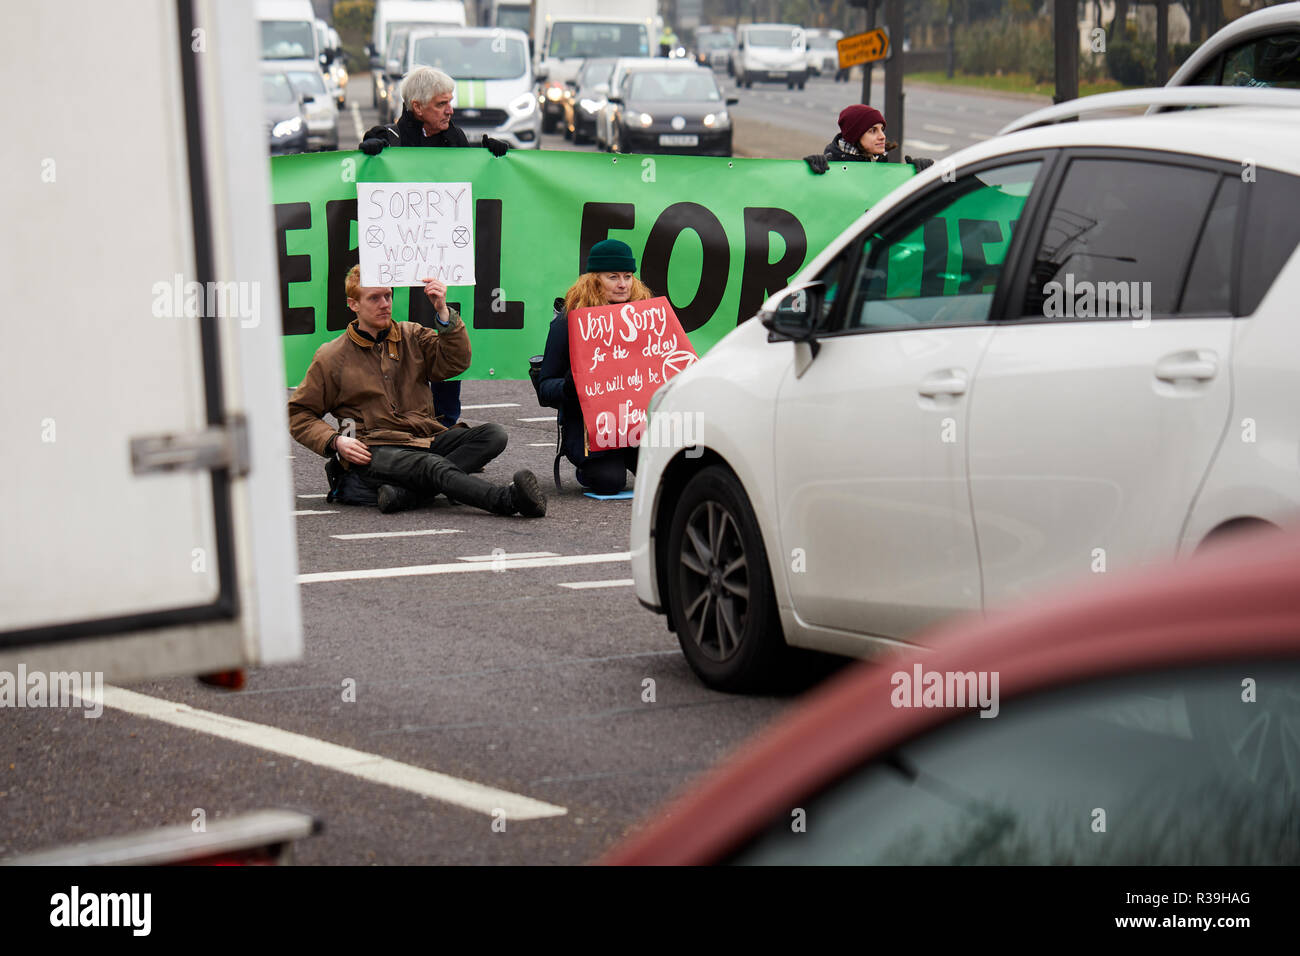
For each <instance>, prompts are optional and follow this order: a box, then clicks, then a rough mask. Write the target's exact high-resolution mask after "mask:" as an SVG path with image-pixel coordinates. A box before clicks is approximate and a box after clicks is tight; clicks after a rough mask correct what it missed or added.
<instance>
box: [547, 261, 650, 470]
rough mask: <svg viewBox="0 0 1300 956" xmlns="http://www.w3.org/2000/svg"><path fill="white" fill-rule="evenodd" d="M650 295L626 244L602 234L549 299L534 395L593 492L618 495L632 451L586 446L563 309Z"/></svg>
mask: <svg viewBox="0 0 1300 956" xmlns="http://www.w3.org/2000/svg"><path fill="white" fill-rule="evenodd" d="M652 298H654V293H653V292H651V291H650V290H649V289H647V288H646V287H645V285H644V284H643V283H642V282H641V280H640V279H638V278H637V277H636V259H635V258H633V256H632V249H631V247H630V246H628V244H627V243H625V242H619V241H618V240H617V239H606V240H604V241H603V242H598V243H596V244H595V245H594V246H592V247H591V252H590V253H589V254H588V256H587V271H586V272H585V273H584V274H583V275H581V276H579V277H578V281H577V282H575V283H574V284H573V285H572V287H570V289H569V291H568V292H566V293H565V295H564V298H563V299H556V300H555V319H554V320H553V321H552V322H551V330H550V334H548V335H547V337H546V353H545V355H543V357H542V367H541V371H540V375H539V378H540V382H539V384H538V386H537V394H538V397H539V398H540V400H541V403H542V404H543V405H546V406H548V407H549V408H554V409H557V410H558V411H559V422H560V448H561V450H562V451H563V452H564V457H566V458H568V459H569V461H571V462H572V463H573V464H574V465H575V466H576V468H577V478H578V484H580V485H582V486H583V487H584V488H586V489H588V490H589V491H592V492H594V493H596V494H598V495H613V494H618V493H619V492H620V491H622V490H624V488H626V487H627V473H628V472H629V471H630V472H632V473H633V474H635V473H636V454H637V450H636V449H635V448H618V449H613V450H610V451H595V452H593V451H590V450H589V449H588V447H587V426H586V423H585V422H584V421H583V420H582V406H581V405H580V404H579V402H578V390H577V388H576V387H575V386H574V384H573V370H572V367H571V365H570V363H569V313H570V312H572V311H573V310H574V309H587V308H593V307H595V306H601V305H617V304H619V303H622V302H640V301H641V300H642V299H652Z"/></svg>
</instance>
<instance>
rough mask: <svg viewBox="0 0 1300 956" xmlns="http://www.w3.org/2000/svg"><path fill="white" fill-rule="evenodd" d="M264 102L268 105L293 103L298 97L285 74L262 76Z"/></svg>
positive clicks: (265, 74)
mask: <svg viewBox="0 0 1300 956" xmlns="http://www.w3.org/2000/svg"><path fill="white" fill-rule="evenodd" d="M262 100H263V101H264V102H266V103H293V102H295V101H296V97H295V96H294V93H293V87H291V86H290V85H289V78H288V77H287V76H285V75H284V74H283V73H264V74H262Z"/></svg>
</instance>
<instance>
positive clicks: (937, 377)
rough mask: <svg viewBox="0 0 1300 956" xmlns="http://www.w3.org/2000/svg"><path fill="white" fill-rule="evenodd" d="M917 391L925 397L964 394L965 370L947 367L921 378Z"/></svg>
mask: <svg viewBox="0 0 1300 956" xmlns="http://www.w3.org/2000/svg"><path fill="white" fill-rule="evenodd" d="M917 391H919V392H920V393H921V394H922V395H924V396H925V397H926V398H935V397H936V396H938V395H965V394H966V370H965V369H960V368H948V369H944V370H943V371H942V372H935V373H934V374H933V375H928V376H926V377H925V378H923V379H922V380H921V387H920V388H919V389H917Z"/></svg>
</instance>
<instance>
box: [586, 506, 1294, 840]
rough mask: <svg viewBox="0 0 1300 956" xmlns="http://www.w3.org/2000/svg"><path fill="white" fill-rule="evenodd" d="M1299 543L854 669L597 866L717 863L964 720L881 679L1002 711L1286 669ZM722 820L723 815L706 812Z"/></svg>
mask: <svg viewBox="0 0 1300 956" xmlns="http://www.w3.org/2000/svg"><path fill="white" fill-rule="evenodd" d="M1297 581H1300V532H1297V531H1296V530H1294V529H1293V530H1291V531H1288V532H1285V533H1278V532H1276V531H1275V530H1273V531H1265V532H1257V533H1254V534H1249V535H1243V536H1242V538H1241V539H1240V540H1237V541H1225V542H1224V543H1222V544H1220V545H1219V546H1217V547H1215V548H1213V549H1210V550H1207V551H1206V552H1205V553H1202V554H1199V555H1197V556H1195V557H1194V558H1193V559H1191V560H1185V561H1182V562H1179V563H1177V564H1174V565H1168V566H1164V567H1161V568H1159V569H1155V570H1147V571H1144V572H1134V573H1129V574H1124V575H1119V574H1112V575H1105V576H1102V577H1101V578H1099V579H1096V580H1092V581H1089V582H1088V585H1087V586H1084V587H1076V588H1074V589H1073V590H1071V591H1069V592H1066V593H1065V594H1064V595H1062V596H1059V597H1055V598H1048V599H1045V600H1044V599H1041V598H1038V599H1035V600H1032V601H1029V602H1027V603H1021V604H1019V605H1017V606H1013V607H1010V608H1007V609H1004V610H1001V611H998V612H994V613H991V614H990V615H989V616H988V617H986V618H979V617H972V616H967V617H965V618H963V619H958V620H956V621H953V622H951V623H948V624H946V625H943V626H941V627H940V628H938V629H936V630H935V631H933V632H932V634H931V635H930V636H929V637H927V638H926V639H924V641H923V643H924V644H926V645H928V646H930V647H931V648H933V650H932V652H925V651H919V650H912V651H908V652H904V653H903V654H901V655H898V656H894V657H891V658H889V659H888V660H886V661H882V662H878V663H874V664H873V663H863V664H858V665H856V666H854V667H852V668H850V669H848V670H847V671H845V672H844V673H842V674H840V675H839V676H837V677H836V678H833V679H832V680H830V681H828V682H827V684H826V685H824V686H823V687H821V688H818V689H817V690H816V691H814V692H813V693H812V694H811V695H810V696H809V697H808V698H807V699H806V700H805V701H804V702H803V703H801V704H800V705H799V706H797V707H796V708H794V709H793V711H792V712H790V713H788V714H787V715H784V716H782V717H781V718H779V719H778V720H777V721H776V723H774V724H773V725H772V726H771V727H769V728H768V729H767V730H765V731H763V732H762V733H761V734H759V735H758V736H757V737H756V738H754V739H753V740H751V741H750V742H748V743H746V744H745V745H743V746H742V748H741V750H740V752H739V753H737V754H736V755H735V756H734V757H733V758H732V759H730V760H728V761H727V762H726V763H725V764H724V765H723V766H722V767H721V768H720V769H717V770H715V771H714V772H712V773H710V774H709V775H708V776H707V777H706V778H705V779H704V780H703V781H702V782H700V783H698V784H697V785H695V786H693V787H692V788H691V789H690V791H689V792H688V793H687V794H686V795H685V796H683V797H681V798H679V799H678V800H676V801H674V802H673V803H671V804H670V805H669V807H668V808H667V809H666V810H665V811H664V812H662V813H660V814H657V815H656V818H655V819H654V820H653V822H651V823H649V824H648V825H646V826H645V827H644V828H642V829H641V830H639V831H638V832H637V833H636V835H635V836H633V837H632V838H630V839H629V840H627V841H625V842H624V843H623V844H621V845H619V846H618V847H615V848H614V850H613V851H611V852H610V853H609V854H608V855H607V856H606V857H605V858H603V859H602V860H601V862H603V863H612V864H698V863H709V862H714V861H716V860H718V859H719V858H720V857H722V856H723V855H725V854H727V853H729V852H731V851H732V850H734V849H736V848H737V847H738V845H739V844H740V843H741V842H743V841H744V840H745V839H746V838H748V837H750V836H751V835H752V834H754V833H755V832H756V830H757V829H758V828H760V827H762V826H764V825H765V824H766V823H768V822H770V821H771V820H772V819H774V818H775V817H776V816H778V815H779V814H781V813H782V812H784V811H786V810H788V808H789V807H790V806H794V805H796V803H794V802H792V801H797V800H800V799H804V798H806V797H807V796H808V795H809V794H810V793H812V792H816V791H817V790H819V789H820V788H821V787H824V786H826V785H828V784H829V783H831V782H833V781H834V780H835V779H837V778H838V777H840V776H841V775H842V774H843V773H845V772H847V771H848V770H850V769H853V768H855V767H857V766H860V765H861V764H862V763H863V762H864V761H866V760H869V759H871V758H873V757H876V756H879V755H880V754H882V753H886V752H888V751H889V750H891V749H893V748H895V747H897V746H898V745H899V744H901V743H902V742H904V741H906V740H909V739H912V738H914V737H916V736H917V735H919V734H922V733H924V732H926V731H929V730H932V729H934V728H935V727H937V726H938V725H940V724H942V723H945V722H947V721H949V720H954V719H959V718H960V717H961V716H962V715H963V714H964V713H965V712H964V711H960V710H957V709H955V708H947V709H945V708H895V707H893V706H891V705H890V703H889V701H890V694H891V691H892V689H893V686H894V685H893V682H892V680H891V675H892V674H893V673H895V672H897V671H899V670H903V671H905V672H906V671H907V670H909V669H910V668H911V667H912V666H913V664H917V663H920V664H922V665H923V666H924V667H925V668H926V669H927V670H932V671H938V672H941V673H942V672H967V671H972V670H976V671H979V670H982V671H990V672H996V673H998V675H999V697H1000V700H1001V704H1002V707H1003V708H1005V707H1006V704H1007V701H1009V700H1012V699H1013V698H1018V697H1024V696H1026V695H1029V694H1033V693H1035V692H1038V691H1042V690H1048V689H1052V688H1059V687H1063V686H1071V685H1075V684H1078V683H1081V682H1085V681H1089V680H1092V679H1098V678H1102V679H1104V678H1111V677H1118V676H1121V675H1125V674H1135V673H1141V672H1145V671H1151V670H1167V669H1170V668H1181V667H1192V666H1197V665H1206V664H1213V663H1225V662H1228V661H1236V660H1245V659H1252V660H1259V659H1266V658H1274V659H1296V658H1300V588H1297V587H1296V582H1297ZM721 808H725V812H720V809H721Z"/></svg>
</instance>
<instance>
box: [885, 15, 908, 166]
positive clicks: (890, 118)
mask: <svg viewBox="0 0 1300 956" xmlns="http://www.w3.org/2000/svg"><path fill="white" fill-rule="evenodd" d="M904 16H905V14H904V8H903V0H885V23H886V25H887V26H888V27H889V59H887V60H886V61H885V110H884V113H885V124H886V126H885V128H886V129H887V130H888V131H889V138H890V139H892V140H894V141H895V142H896V143H898V149H895V150H891V151H890V153H889V155H888V157H887V158H888V159H889V161H890V162H895V163H899V162H902V161H903V37H904V35H905V26H906V23H905V20H904Z"/></svg>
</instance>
